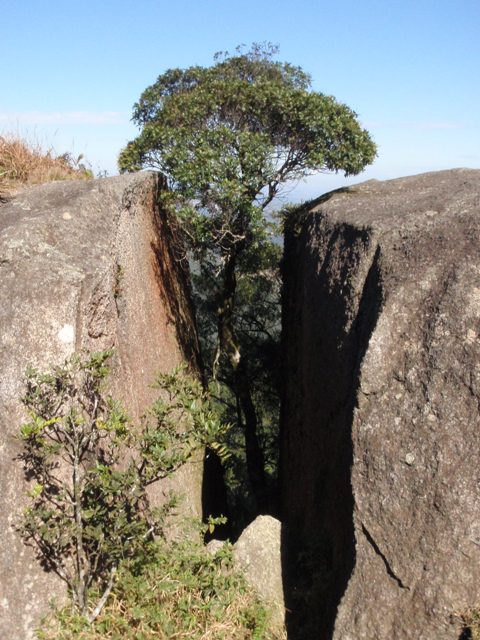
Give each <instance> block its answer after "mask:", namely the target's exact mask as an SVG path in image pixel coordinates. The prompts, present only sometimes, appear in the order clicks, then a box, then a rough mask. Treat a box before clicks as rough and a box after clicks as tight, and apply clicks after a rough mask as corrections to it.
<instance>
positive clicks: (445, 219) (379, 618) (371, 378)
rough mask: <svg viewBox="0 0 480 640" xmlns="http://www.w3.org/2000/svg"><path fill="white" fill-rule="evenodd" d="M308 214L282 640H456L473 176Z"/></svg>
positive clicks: (477, 353)
mask: <svg viewBox="0 0 480 640" xmlns="http://www.w3.org/2000/svg"><path fill="white" fill-rule="evenodd" d="M307 209H308V210H305V211H303V212H300V213H299V214H298V215H297V216H296V217H295V218H294V219H292V220H291V221H290V224H289V229H288V230H287V238H286V255H285V268H284V273H285V279H286V284H285V306H284V322H285V325H284V344H285V348H286V363H285V370H286V375H287V376H288V382H287V384H286V390H285V405H284V409H283V435H282V459H283V469H282V472H283V495H284V500H283V511H284V521H283V522H284V528H283V531H282V533H283V534H284V535H283V537H284V553H286V554H287V556H288V558H289V561H287V562H286V563H285V569H286V571H287V573H286V576H287V577H286V583H287V586H288V593H287V602H286V604H287V608H289V609H292V610H293V613H292V616H291V618H290V623H289V626H290V632H291V633H290V635H289V637H291V638H314V637H315V638H319V639H323V638H332V637H333V638H334V639H335V640H359V639H365V640H373V639H375V640H387V639H388V640H405V639H407V638H412V639H413V638H415V640H433V639H435V640H458V638H459V636H460V625H459V622H458V619H457V618H455V615H454V614H455V613H457V612H459V611H462V610H465V609H467V608H468V607H471V606H475V605H476V606H478V604H479V603H480V417H479V406H480V404H479V403H480V336H479V334H480V260H479V258H480V171H476V170H463V169H458V170H452V171H445V172H438V173H431V174H425V175H419V176H413V177H409V178H402V179H399V180H392V181H388V182H377V181H370V182H366V183H364V184H360V185H358V186H355V187H352V188H348V189H345V190H343V191H342V190H341V191H338V192H333V193H331V194H327V195H326V196H324V197H322V198H320V199H319V200H318V201H316V202H313V203H311V206H309V207H307ZM298 589H301V590H302V591H303V595H304V596H305V597H306V598H307V602H306V604H305V603H304V604H303V605H302V601H301V599H299V598H297V597H296V593H297V592H298Z"/></svg>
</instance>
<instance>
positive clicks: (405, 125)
mask: <svg viewBox="0 0 480 640" xmlns="http://www.w3.org/2000/svg"><path fill="white" fill-rule="evenodd" d="M366 127H367V128H369V129H415V130H417V131H427V130H449V129H457V130H458V129H468V128H469V126H468V125H467V124H465V123H464V122H441V121H439V122H436V121H432V122H370V123H367V124H366Z"/></svg>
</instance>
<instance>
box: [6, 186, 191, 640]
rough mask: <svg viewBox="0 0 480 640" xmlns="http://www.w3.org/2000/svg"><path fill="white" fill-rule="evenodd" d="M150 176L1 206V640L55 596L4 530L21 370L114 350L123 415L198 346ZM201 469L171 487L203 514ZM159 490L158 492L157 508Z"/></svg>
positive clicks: (21, 630)
mask: <svg viewBox="0 0 480 640" xmlns="http://www.w3.org/2000/svg"><path fill="white" fill-rule="evenodd" d="M161 186H162V185H161V183H160V179H159V178H158V176H156V175H154V174H148V173H143V174H138V175H135V176H122V177H118V178H111V179H107V180H100V181H97V180H96V181H90V182H65V183H52V184H48V185H43V186H40V187H34V188H30V189H28V190H25V191H23V192H21V193H19V194H18V195H17V196H15V197H14V198H13V199H11V200H10V201H8V202H6V203H3V204H1V205H0V299H1V306H0V327H1V371H0V420H1V423H0V530H1V532H2V542H1V550H0V554H1V555H0V638H2V640H23V639H24V638H29V637H31V635H32V629H33V627H34V624H35V623H36V622H37V621H38V617H39V614H40V612H42V611H45V608H46V604H47V601H48V599H49V598H50V597H51V596H52V595H54V594H55V593H58V592H59V585H58V583H57V581H56V580H54V579H53V577H52V576H50V575H47V574H45V573H42V571H41V570H39V568H38V562H37V561H36V560H35V559H34V555H33V553H32V552H31V550H30V549H28V548H26V547H24V545H23V544H22V542H21V540H20V539H19V537H18V534H17V533H16V532H15V531H14V529H13V528H12V525H13V524H14V522H15V518H16V516H17V514H18V512H19V510H20V509H21V508H22V507H23V505H24V504H25V503H24V494H25V492H26V485H25V482H24V479H23V474H22V468H21V464H20V462H19V461H18V460H15V456H16V455H17V454H18V452H19V444H18V442H17V441H16V440H15V435H16V434H17V433H18V431H19V425H20V424H21V422H22V419H24V417H25V416H24V414H23V411H22V406H21V404H20V400H19V399H20V397H21V395H22V378H23V374H24V372H25V369H26V367H27V365H29V364H31V365H34V366H36V367H38V368H40V369H43V368H48V367H49V365H51V364H55V363H58V362H61V361H62V360H63V359H64V358H65V357H66V356H68V355H70V354H71V353H72V352H73V351H74V350H80V349H83V348H86V349H89V350H93V351H99V350H103V349H107V348H110V347H114V348H115V357H114V363H113V373H112V386H113V393H114V395H115V396H117V397H119V398H121V399H122V400H123V402H124V403H125V405H126V407H127V409H128V412H129V414H130V415H131V416H132V417H133V418H138V417H139V416H140V415H141V414H142V413H143V412H144V410H145V409H146V407H147V406H148V405H149V404H150V402H151V400H152V399H153V397H154V393H155V392H154V391H153V390H152V389H150V388H149V385H150V384H151V383H152V381H153V379H154V376H155V373H157V372H158V371H159V370H170V369H171V368H172V367H173V366H175V365H177V364H178V363H179V362H180V361H182V360H183V359H187V360H190V361H191V362H194V361H195V358H196V338H195V333H194V329H193V326H194V325H193V321H192V316H191V312H190V305H189V299H188V288H187V287H186V279H185V274H184V273H183V272H182V271H181V269H180V268H179V263H178V261H177V260H176V259H175V258H174V254H173V251H174V246H175V242H174V237H173V234H172V231H171V229H170V227H169V225H168V224H167V221H166V218H165V214H164V213H162V212H161V211H159V210H158V209H157V207H156V204H155V203H156V196H157V193H158V189H159V188H161ZM201 472H202V470H201V464H195V465H189V466H187V467H185V468H184V469H183V470H182V476H181V477H180V478H177V479H176V480H173V484H174V486H176V488H177V489H180V490H181V492H182V493H183V494H185V496H186V498H185V502H184V506H185V509H186V511H188V512H189V513H190V514H195V515H200V513H201V505H200V500H201ZM164 490H165V488H164V487H163V488H162V487H160V488H157V498H159V499H161V495H160V496H159V495H158V493H160V494H161V493H162V491H164Z"/></svg>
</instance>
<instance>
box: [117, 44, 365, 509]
mask: <svg viewBox="0 0 480 640" xmlns="http://www.w3.org/2000/svg"><path fill="white" fill-rule="evenodd" d="M276 53H277V48H276V47H273V46H272V45H253V46H252V48H251V49H250V50H249V51H247V52H243V51H242V50H241V49H237V51H236V54H234V55H229V54H228V53H223V54H217V56H216V57H215V62H214V64H213V65H212V66H211V67H207V68H205V67H199V66H194V67H189V68H188V69H184V70H182V69H170V70H168V71H166V72H165V73H164V74H162V75H160V76H159V78H158V79H157V81H156V82H155V83H154V84H153V85H152V86H151V87H149V88H147V89H146V90H145V91H144V92H143V94H142V95H141V97H140V100H139V101H138V103H137V104H136V105H135V106H134V111H133V121H134V122H135V123H136V124H137V125H138V126H139V127H141V132H140V134H139V136H138V137H137V138H136V139H135V140H133V141H132V142H129V143H128V145H127V146H126V147H125V149H124V150H123V151H122V152H121V154H120V157H119V167H120V170H121V171H135V170H139V169H141V168H148V167H150V168H155V169H158V170H160V171H161V172H163V173H164V174H165V176H167V178H168V181H169V187H170V189H171V192H172V195H173V197H174V198H175V205H174V206H175V207H176V209H177V213H178V216H179V219H180V220H181V221H182V222H183V227H184V229H185V232H186V234H187V235H188V237H189V239H190V242H191V247H192V248H193V250H194V252H195V255H196V257H197V259H198V261H199V263H200V265H201V271H202V275H203V276H204V277H205V279H208V281H209V283H210V284H209V286H210V288H211V300H212V301H213V304H214V307H215V314H216V323H217V327H216V351H215V355H214V357H213V363H212V371H213V373H214V375H215V373H216V372H217V371H218V369H219V367H221V366H224V367H225V366H226V367H228V368H229V370H230V378H231V379H232V380H233V386H234V388H235V396H236V399H237V403H238V407H239V419H240V421H241V422H242V423H243V425H244V429H245V446H246V457H247V467H248V475H249V479H250V483H251V486H252V489H253V493H254V494H255V496H256V500H257V503H258V505H259V509H260V510H262V509H263V508H264V506H265V495H266V494H265V488H266V484H265V470H264V460H263V453H262V450H261V446H260V444H259V441H258V415H257V411H256V408H255V404H254V401H253V394H252V384H251V380H252V379H251V375H250V372H249V363H248V362H247V360H246V358H245V357H243V354H242V348H241V344H240V340H239V338H238V315H237V311H238V308H237V290H238V280H239V277H240V276H241V274H242V269H243V268H244V265H245V264H246V263H249V262H250V261H251V256H252V254H254V253H255V252H258V251H260V252H261V251H262V250H264V249H265V247H266V245H267V244H268V220H267V218H266V215H265V214H266V212H267V211H268V209H267V208H268V207H269V205H271V204H272V202H273V200H274V199H275V198H276V197H277V196H278V195H279V193H280V191H281V189H282V187H283V186H284V185H285V184H286V183H287V182H290V181H295V180H300V179H303V178H305V177H306V176H308V175H311V174H313V173H317V172H323V171H335V172H337V171H343V172H344V173H345V175H354V174H357V173H359V172H360V171H361V170H362V169H363V168H364V167H365V166H366V165H368V164H369V163H371V162H372V161H373V159H374V157H375V153H376V148H375V144H374V143H373V142H372V140H371V139H370V136H369V134H368V132H367V131H365V130H364V129H362V128H361V126H360V124H359V123H358V121H357V117H356V114H355V113H354V112H353V111H352V110H351V109H350V108H349V107H347V106H346V105H344V104H341V103H339V102H338V101H336V100H335V98H333V97H332V96H328V95H324V94H322V93H318V92H316V91H312V89H311V84H310V77H309V75H308V74H307V73H305V72H304V71H303V70H302V69H301V68H299V67H295V66H293V65H291V64H288V63H281V62H277V61H275V60H274V59H273V57H274V55H275V54H276Z"/></svg>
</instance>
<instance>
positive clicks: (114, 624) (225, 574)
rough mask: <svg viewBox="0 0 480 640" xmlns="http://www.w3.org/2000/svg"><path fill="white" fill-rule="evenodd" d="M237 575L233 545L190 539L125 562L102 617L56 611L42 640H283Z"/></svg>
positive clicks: (161, 545)
mask: <svg viewBox="0 0 480 640" xmlns="http://www.w3.org/2000/svg"><path fill="white" fill-rule="evenodd" d="M268 620H269V618H268V613H267V611H266V610H265V608H264V607H263V606H262V604H261V603H260V601H259V600H258V597H257V596H256V594H255V593H254V592H253V591H252V590H251V589H250V588H249V587H247V585H246V583H245V580H244V579H243V577H242V576H240V575H239V574H238V573H236V572H235V571H234V570H233V565H232V554H231V546H229V545H225V546H224V547H223V548H222V549H221V550H220V551H218V552H217V553H216V554H215V555H214V556H212V555H210V554H209V553H208V552H207V551H206V550H205V548H204V547H203V546H202V545H200V544H196V543H193V542H191V541H189V542H185V541H183V542H177V543H171V542H170V543H166V542H164V541H159V542H157V543H156V544H155V545H154V549H153V552H152V554H151V555H149V557H148V558H147V559H146V560H145V562H142V563H141V564H137V565H135V564H133V563H130V564H127V565H125V566H123V567H122V569H121V570H120V571H119V572H118V577H117V580H116V583H115V587H114V589H113V591H112V593H111V595H110V598H109V601H108V602H107V604H106V606H105V608H104V609H103V611H102V613H101V614H100V616H99V617H98V618H97V619H96V620H95V621H94V622H93V623H91V624H88V623H87V622H86V620H85V618H83V617H82V616H81V615H79V614H78V613H76V612H75V611H72V608H71V607H65V608H64V609H57V610H53V611H52V613H51V615H50V616H49V617H48V618H47V619H46V620H45V621H44V623H43V624H42V628H41V630H38V631H37V634H38V638H39V639H40V640H104V639H105V638H110V639H111V640H170V639H174V638H178V639H180V638H181V639H183V640H284V639H285V638H286V636H285V635H284V634H283V633H282V634H281V635H276V634H274V633H273V632H271V631H270V630H269V622H268Z"/></svg>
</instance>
